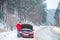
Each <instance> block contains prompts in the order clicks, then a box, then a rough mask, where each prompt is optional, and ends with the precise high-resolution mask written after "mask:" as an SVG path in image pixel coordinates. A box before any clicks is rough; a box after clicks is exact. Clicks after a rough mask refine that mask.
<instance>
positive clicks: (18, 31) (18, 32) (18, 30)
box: [16, 22, 22, 37]
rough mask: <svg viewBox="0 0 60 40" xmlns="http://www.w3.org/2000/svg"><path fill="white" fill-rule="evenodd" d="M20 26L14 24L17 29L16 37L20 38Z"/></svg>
mask: <svg viewBox="0 0 60 40" xmlns="http://www.w3.org/2000/svg"><path fill="white" fill-rule="evenodd" d="M21 28H22V26H21V24H20V23H19V22H17V24H16V29H17V37H20V30H21Z"/></svg>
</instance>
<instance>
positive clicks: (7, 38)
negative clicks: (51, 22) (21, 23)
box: [0, 26, 60, 40]
mask: <svg viewBox="0 0 60 40" xmlns="http://www.w3.org/2000/svg"><path fill="white" fill-rule="evenodd" d="M35 29H36V30H38V31H36V30H35V31H34V32H35V37H34V39H30V38H27V39H26V38H23V39H22V38H17V36H16V30H14V31H10V32H4V33H0V40H60V36H57V35H55V34H54V33H52V32H51V28H50V27H49V26H40V27H35Z"/></svg>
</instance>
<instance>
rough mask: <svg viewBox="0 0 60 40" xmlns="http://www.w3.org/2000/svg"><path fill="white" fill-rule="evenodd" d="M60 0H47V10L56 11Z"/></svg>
mask: <svg viewBox="0 0 60 40" xmlns="http://www.w3.org/2000/svg"><path fill="white" fill-rule="evenodd" d="M58 2H59V0H47V1H46V3H47V9H56V8H57V6H58Z"/></svg>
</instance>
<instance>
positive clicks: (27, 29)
mask: <svg viewBox="0 0 60 40" xmlns="http://www.w3.org/2000/svg"><path fill="white" fill-rule="evenodd" d="M20 34H21V37H23V38H33V34H34V33H33V26H32V25H30V24H23V25H22V29H21V31H20Z"/></svg>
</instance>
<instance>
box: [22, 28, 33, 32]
mask: <svg viewBox="0 0 60 40" xmlns="http://www.w3.org/2000/svg"><path fill="white" fill-rule="evenodd" d="M21 31H27V32H32V30H31V29H22V30H21Z"/></svg>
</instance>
